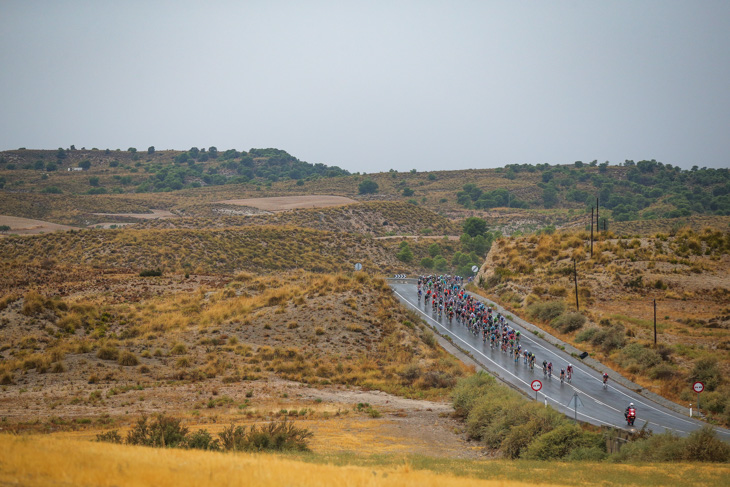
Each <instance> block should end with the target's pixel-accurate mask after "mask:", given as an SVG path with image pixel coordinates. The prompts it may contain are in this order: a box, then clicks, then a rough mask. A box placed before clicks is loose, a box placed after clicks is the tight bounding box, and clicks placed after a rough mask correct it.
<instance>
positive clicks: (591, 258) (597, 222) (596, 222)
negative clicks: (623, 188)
mask: <svg viewBox="0 0 730 487" xmlns="http://www.w3.org/2000/svg"><path fill="white" fill-rule="evenodd" d="M596 214H598V208H596ZM596 223H598V218H596ZM592 258H593V207H592V206H591V259H592Z"/></svg>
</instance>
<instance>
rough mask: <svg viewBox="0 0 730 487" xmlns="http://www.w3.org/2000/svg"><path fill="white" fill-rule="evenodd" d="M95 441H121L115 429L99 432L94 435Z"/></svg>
mask: <svg viewBox="0 0 730 487" xmlns="http://www.w3.org/2000/svg"><path fill="white" fill-rule="evenodd" d="M96 441H103V442H106V443H122V437H121V435H120V434H119V432H118V431H117V430H111V431H107V432H106V433H99V434H98V435H96Z"/></svg>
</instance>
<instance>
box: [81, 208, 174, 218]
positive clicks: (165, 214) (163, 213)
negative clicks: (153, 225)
mask: <svg viewBox="0 0 730 487" xmlns="http://www.w3.org/2000/svg"><path fill="white" fill-rule="evenodd" d="M151 211H152V213H92V215H96V216H115V217H122V218H138V219H140V220H159V219H161V218H177V217H178V216H177V215H176V214H174V213H172V212H169V211H167V210H151Z"/></svg>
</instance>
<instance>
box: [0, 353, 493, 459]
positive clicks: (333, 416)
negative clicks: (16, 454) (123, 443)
mask: <svg viewBox="0 0 730 487" xmlns="http://www.w3.org/2000/svg"><path fill="white" fill-rule="evenodd" d="M108 369H114V367H111V368H108ZM108 369H106V370H108ZM102 370H104V369H102ZM100 372H101V371H100ZM114 372H115V371H114V370H109V373H114ZM65 375H67V374H62V375H60V376H59V375H56V374H46V375H45V379H46V380H44V381H43V382H42V384H41V383H39V384H37V385H36V386H35V387H33V388H32V389H27V388H24V387H17V386H10V387H7V386H6V387H4V388H3V390H2V391H0V409H1V410H2V411H3V418H4V421H3V423H2V424H0V431H8V430H9V431H18V430H25V429H29V430H39V429H40V430H42V431H48V432H53V431H68V430H69V429H78V428H83V430H82V431H77V432H76V433H74V436H81V437H88V439H93V438H94V437H95V435H96V433H98V432H99V430H100V429H103V430H108V429H119V430H121V431H122V432H124V431H125V430H126V429H127V428H129V427H131V425H132V423H133V422H134V420H135V419H136V418H137V417H139V416H140V415H154V414H157V413H165V414H167V415H171V416H175V417H182V418H185V422H186V424H188V425H189V426H190V427H191V430H195V429H197V427H202V428H206V429H208V430H209V431H210V432H211V433H213V434H216V433H218V432H220V431H221V430H222V429H223V427H225V426H226V425H228V424H230V423H231V422H235V423H236V424H250V423H255V422H260V421H270V420H273V419H276V418H283V417H288V419H290V420H293V421H296V423H297V424H298V425H299V426H302V427H305V428H308V429H310V430H311V431H312V432H313V433H314V437H313V438H312V440H311V447H312V449H313V450H314V451H316V452H321V453H335V452H342V451H349V452H355V453H359V454H375V453H400V454H420V455H427V456H439V457H450V458H476V457H479V456H481V455H482V454H483V448H482V447H478V446H475V444H474V443H471V442H469V441H467V440H466V437H465V435H464V434H462V433H460V429H461V425H460V423H459V421H458V420H456V419H454V418H453V417H452V413H453V408H452V407H451V405H450V404H448V403H443V402H431V401H423V400H412V399H404V398H402V397H398V396H393V395H390V394H386V393H384V392H379V391H363V390H358V389H352V388H347V387H346V386H327V387H312V386H309V385H307V384H301V383H298V382H292V381H286V380H283V379H280V378H278V377H276V376H274V375H271V376H269V377H267V378H264V379H261V380H256V381H247V382H244V383H237V384H224V383H223V382H222V381H221V380H219V379H213V380H208V381H205V382H197V383H162V384H158V385H156V386H153V387H150V386H147V387H144V388H135V387H132V386H129V387H123V386H120V385H119V384H116V385H115V386H112V385H111V384H106V383H104V381H102V382H101V383H99V384H88V383H87V382H86V381H84V380H81V379H80V378H77V379H68V378H62V377H63V376H65ZM373 410H374V411H377V413H379V417H372V415H371V414H370V411H373ZM290 412H291V414H290ZM191 413H192V414H191ZM87 425H88V426H87ZM192 425H196V426H192Z"/></svg>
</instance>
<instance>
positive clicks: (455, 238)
mask: <svg viewBox="0 0 730 487" xmlns="http://www.w3.org/2000/svg"><path fill="white" fill-rule="evenodd" d="M394 238H410V239H413V240H415V241H416V242H418V240H420V239H424V240H443V239H444V237H443V236H441V235H388V236H387V237H373V240H392V239H394ZM446 239H447V240H449V241H450V242H456V241H458V240H459V236H458V235H448V236H447V237H446Z"/></svg>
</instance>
